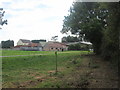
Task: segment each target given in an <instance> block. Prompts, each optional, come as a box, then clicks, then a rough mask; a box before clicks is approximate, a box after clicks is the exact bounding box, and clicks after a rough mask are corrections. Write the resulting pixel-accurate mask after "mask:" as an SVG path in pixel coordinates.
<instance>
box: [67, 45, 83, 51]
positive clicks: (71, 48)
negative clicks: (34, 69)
mask: <svg viewBox="0 0 120 90" xmlns="http://www.w3.org/2000/svg"><path fill="white" fill-rule="evenodd" d="M68 50H81V46H80V44H73V45H70V46H69V47H68Z"/></svg>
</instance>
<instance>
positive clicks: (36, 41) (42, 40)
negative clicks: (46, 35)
mask: <svg viewBox="0 0 120 90" xmlns="http://www.w3.org/2000/svg"><path fill="white" fill-rule="evenodd" d="M31 42H33V43H39V42H46V40H44V39H40V40H31Z"/></svg>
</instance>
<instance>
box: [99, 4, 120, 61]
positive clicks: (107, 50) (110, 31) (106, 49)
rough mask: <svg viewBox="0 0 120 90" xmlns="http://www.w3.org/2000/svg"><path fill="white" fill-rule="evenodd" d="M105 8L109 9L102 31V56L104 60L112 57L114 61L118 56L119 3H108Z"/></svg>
mask: <svg viewBox="0 0 120 90" xmlns="http://www.w3.org/2000/svg"><path fill="white" fill-rule="evenodd" d="M106 8H107V9H108V10H109V17H108V18H107V23H108V26H107V28H106V29H105V30H104V32H103V33H104V37H103V40H102V47H101V49H102V57H104V58H105V59H106V60H110V59H113V60H114V62H115V61H118V58H119V44H120V43H119V40H120V39H119V37H120V35H119V34H120V33H119V30H120V5H119V3H118V2H114V3H108V4H106Z"/></svg>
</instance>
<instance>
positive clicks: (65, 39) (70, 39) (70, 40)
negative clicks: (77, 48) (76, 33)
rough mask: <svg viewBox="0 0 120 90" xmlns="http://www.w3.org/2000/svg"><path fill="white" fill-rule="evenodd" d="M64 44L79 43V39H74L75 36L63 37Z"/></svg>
mask: <svg viewBox="0 0 120 90" xmlns="http://www.w3.org/2000/svg"><path fill="white" fill-rule="evenodd" d="M62 42H64V43H65V42H79V39H78V38H77V37H73V36H70V35H69V36H67V37H63V38H62Z"/></svg>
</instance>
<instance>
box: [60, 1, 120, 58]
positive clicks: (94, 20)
mask: <svg viewBox="0 0 120 90" xmlns="http://www.w3.org/2000/svg"><path fill="white" fill-rule="evenodd" d="M119 20H120V5H119V3H118V2H74V3H73V4H72V6H71V7H70V10H69V14H68V15H67V16H65V17H64V20H63V28H62V30H61V32H62V33H67V32H69V31H70V32H71V34H74V35H79V38H84V40H87V41H90V42H91V43H92V45H93V49H94V53H95V54H97V55H101V56H102V57H104V58H105V59H108V60H109V59H116V60H118V56H119V55H118V54H119V44H120V43H119V35H120V33H119V29H120V21H119Z"/></svg>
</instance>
